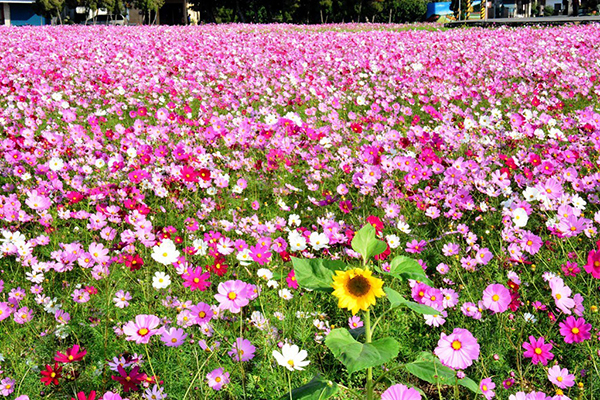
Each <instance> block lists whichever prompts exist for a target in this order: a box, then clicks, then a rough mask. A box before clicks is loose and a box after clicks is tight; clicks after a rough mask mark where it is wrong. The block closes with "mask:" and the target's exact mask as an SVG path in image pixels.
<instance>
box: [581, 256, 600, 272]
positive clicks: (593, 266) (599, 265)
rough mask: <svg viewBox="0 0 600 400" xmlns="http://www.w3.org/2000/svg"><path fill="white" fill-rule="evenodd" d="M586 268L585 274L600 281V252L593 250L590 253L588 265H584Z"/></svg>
mask: <svg viewBox="0 0 600 400" xmlns="http://www.w3.org/2000/svg"><path fill="white" fill-rule="evenodd" d="M584 268H585V272H587V273H588V274H591V275H592V276H593V277H594V278H596V279H600V250H592V251H590V252H589V253H588V258H587V264H585V265H584Z"/></svg>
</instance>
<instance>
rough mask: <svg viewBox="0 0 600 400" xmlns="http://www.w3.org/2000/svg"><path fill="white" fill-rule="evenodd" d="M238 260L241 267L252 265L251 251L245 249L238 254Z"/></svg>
mask: <svg viewBox="0 0 600 400" xmlns="http://www.w3.org/2000/svg"><path fill="white" fill-rule="evenodd" d="M236 258H237V260H238V261H239V262H240V264H241V265H250V264H252V256H250V250H249V249H244V250H242V251H240V252H239V253H237V256H236Z"/></svg>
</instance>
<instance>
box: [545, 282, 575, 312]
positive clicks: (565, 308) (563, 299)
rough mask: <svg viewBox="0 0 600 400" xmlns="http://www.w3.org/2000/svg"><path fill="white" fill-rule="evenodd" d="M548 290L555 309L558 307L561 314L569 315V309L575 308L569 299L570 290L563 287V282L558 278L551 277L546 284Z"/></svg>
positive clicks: (572, 301)
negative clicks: (547, 284)
mask: <svg viewBox="0 0 600 400" xmlns="http://www.w3.org/2000/svg"><path fill="white" fill-rule="evenodd" d="M548 283H549V285H550V289H551V290H552V297H554V302H555V304H556V307H558V308H559V309H560V310H561V311H562V312H563V313H565V314H567V315H570V314H571V309H572V308H573V307H575V301H574V300H573V299H572V298H570V297H569V296H571V288H569V287H568V286H566V285H565V282H564V281H563V280H562V279H561V278H559V277H553V278H551V279H550V281H549V282H548Z"/></svg>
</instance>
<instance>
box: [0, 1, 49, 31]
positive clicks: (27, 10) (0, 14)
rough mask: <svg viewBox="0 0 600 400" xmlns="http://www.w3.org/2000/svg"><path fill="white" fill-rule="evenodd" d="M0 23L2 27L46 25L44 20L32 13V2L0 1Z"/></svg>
mask: <svg viewBox="0 0 600 400" xmlns="http://www.w3.org/2000/svg"><path fill="white" fill-rule="evenodd" d="M0 3H2V4H0V23H2V22H4V25H13V26H23V25H46V23H47V21H46V18H44V17H42V16H41V15H37V14H36V13H35V12H34V11H33V7H32V6H33V3H34V0H4V1H2V0H0Z"/></svg>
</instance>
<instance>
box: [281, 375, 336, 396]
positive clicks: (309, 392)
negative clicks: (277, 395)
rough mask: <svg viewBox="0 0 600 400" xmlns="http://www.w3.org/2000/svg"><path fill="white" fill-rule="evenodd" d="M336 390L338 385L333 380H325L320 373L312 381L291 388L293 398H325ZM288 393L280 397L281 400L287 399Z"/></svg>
mask: <svg viewBox="0 0 600 400" xmlns="http://www.w3.org/2000/svg"><path fill="white" fill-rule="evenodd" d="M337 392H338V385H337V384H336V383H335V382H331V381H327V380H325V379H323V378H322V377H321V376H320V375H317V376H315V377H314V378H313V379H312V381H310V382H309V383H307V384H306V385H303V386H300V387H299V388H296V389H294V390H292V399H293V400H325V399H328V398H330V397H331V396H333V395H335V394H336V393H337ZM289 398H290V396H289V394H286V395H284V396H282V397H281V400H288V399H289Z"/></svg>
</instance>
